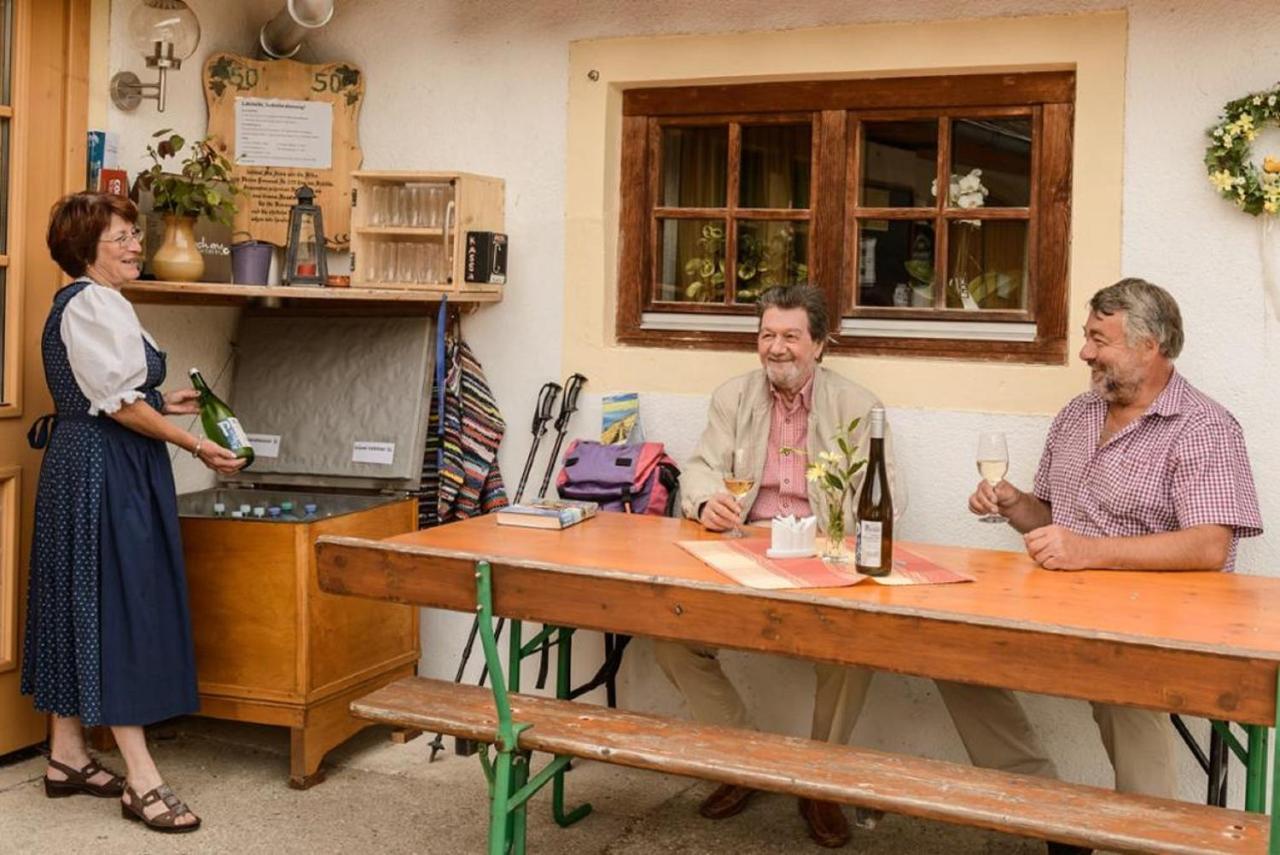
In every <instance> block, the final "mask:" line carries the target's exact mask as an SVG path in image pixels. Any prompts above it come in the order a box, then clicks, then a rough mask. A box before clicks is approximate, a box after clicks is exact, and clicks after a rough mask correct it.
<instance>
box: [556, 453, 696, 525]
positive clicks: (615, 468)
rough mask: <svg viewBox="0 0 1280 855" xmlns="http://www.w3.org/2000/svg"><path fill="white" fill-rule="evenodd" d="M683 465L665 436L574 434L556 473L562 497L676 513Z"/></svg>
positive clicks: (612, 508)
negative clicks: (636, 438) (623, 439)
mask: <svg viewBox="0 0 1280 855" xmlns="http://www.w3.org/2000/svg"><path fill="white" fill-rule="evenodd" d="M679 484H680V469H679V467H677V466H676V462H675V461H674V460H672V459H671V456H670V455H668V454H667V453H666V451H665V450H664V449H663V446H662V443H660V442H645V443H642V444H640V445H604V444H602V443H599V442H592V441H590V440H580V439H575V440H574V441H573V442H572V443H570V445H569V448H568V450H567V451H565V453H564V467H563V468H562V469H561V470H560V475H559V477H557V478H556V492H557V493H559V494H560V498H562V499H576V500H579V501H587V502H595V503H597V504H598V505H600V510H602V511H623V512H625V513H629V514H654V515H656V516H671V515H672V513H673V512H674V510H675V505H676V488H677V487H678V486H679Z"/></svg>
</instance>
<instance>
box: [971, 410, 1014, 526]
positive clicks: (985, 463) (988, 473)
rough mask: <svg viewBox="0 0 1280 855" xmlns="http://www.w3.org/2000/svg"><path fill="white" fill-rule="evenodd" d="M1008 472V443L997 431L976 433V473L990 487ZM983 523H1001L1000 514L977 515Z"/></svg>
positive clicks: (993, 487)
mask: <svg viewBox="0 0 1280 855" xmlns="http://www.w3.org/2000/svg"><path fill="white" fill-rule="evenodd" d="M1008 473H1009V443H1008V441H1007V440H1006V439H1005V436H1004V434H1003V433H1000V432H999V431H984V432H983V433H980V434H978V474H979V475H981V476H982V480H984V481H986V482H987V483H988V484H990V485H991V488H992V489H995V487H996V486H997V485H998V484H999V483H1000V482H1001V481H1003V480H1004V476H1005V475H1007V474H1008ZM978 519H979V520H981V521H982V522H985V523H1002V522H1004V521H1005V519H1004V517H1002V516H1000V514H984V515H983V516H980V517H978Z"/></svg>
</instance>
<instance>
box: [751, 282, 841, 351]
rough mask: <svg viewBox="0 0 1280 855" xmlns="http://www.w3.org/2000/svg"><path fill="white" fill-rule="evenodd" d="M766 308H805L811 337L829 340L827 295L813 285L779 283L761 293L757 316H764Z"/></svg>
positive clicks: (819, 340) (757, 303)
mask: <svg viewBox="0 0 1280 855" xmlns="http://www.w3.org/2000/svg"><path fill="white" fill-rule="evenodd" d="M766 309H804V313H805V314H806V315H807V316H808V318H809V337H810V338H812V339H813V340H814V341H817V342H824V341H826V340H827V296H826V294H824V293H822V291H821V290H820V289H818V288H815V287H814V286H812V285H778V286H775V287H773V288H770V289H769V290H768V291H765V292H764V293H763V294H761V295H760V299H759V300H758V301H756V316H757V317H759V318H763V317H764V313H765V310H766Z"/></svg>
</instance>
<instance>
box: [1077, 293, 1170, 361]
mask: <svg viewBox="0 0 1280 855" xmlns="http://www.w3.org/2000/svg"><path fill="white" fill-rule="evenodd" d="M1089 308H1090V309H1092V310H1093V311H1094V312H1097V313H1098V314H1099V315H1106V316H1110V315H1114V314H1115V313H1116V312H1124V313H1125V325H1124V333H1125V339H1126V341H1128V343H1129V345H1130V346H1132V345H1133V344H1135V343H1136V342H1138V341H1139V340H1140V339H1143V338H1149V339H1151V340H1152V341H1154V342H1155V343H1156V346H1157V347H1159V348H1160V352H1161V353H1162V354H1164V355H1165V356H1166V357H1168V358H1169V359H1177V358H1178V354H1179V353H1181V352H1182V341H1183V334H1182V312H1180V311H1179V310H1178V302H1177V301H1176V300H1174V299H1173V296H1172V295H1171V294H1170V293H1169V292H1168V291H1166V290H1164V289H1163V288H1161V287H1160V286H1159V285H1153V284H1152V283H1150V282H1148V281H1147V280H1145V279H1121V280H1120V281H1119V282H1117V283H1116V284H1114V285H1108V286H1107V287H1106V288H1103V289H1102V290H1101V291H1099V292H1098V293H1097V294H1094V295H1093V299H1091V300H1090V301H1089Z"/></svg>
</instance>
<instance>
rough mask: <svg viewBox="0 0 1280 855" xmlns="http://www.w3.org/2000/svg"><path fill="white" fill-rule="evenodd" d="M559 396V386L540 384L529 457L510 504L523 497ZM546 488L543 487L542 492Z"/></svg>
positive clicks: (518, 502) (526, 459)
mask: <svg viewBox="0 0 1280 855" xmlns="http://www.w3.org/2000/svg"><path fill="white" fill-rule="evenodd" d="M559 394H560V384H559V383H555V382H550V381H549V382H547V383H543V384H542V391H541V392H539V393H538V406H537V408H536V409H534V411H533V426H532V428H531V429H532V431H533V445H531V446H529V456H528V457H526V458H525V461H524V472H523V473H522V474H521V475H520V485H519V486H518V487H516V494H515V498H513V499H512V502H511V503H512V504H514V505H518V504H520V497H521V496H523V495H524V485H525V482H526V481H528V480H529V471H530V470H531V469H533V459H534V458H535V457H537V456H538V443H539V441H541V439H542V435H543V434H545V433H546V432H547V422H549V421H551V408H552V407H554V406H555V405H556V397H557V396H558V395H559ZM545 489H546V488H545V487H544V488H543V490H545Z"/></svg>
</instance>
